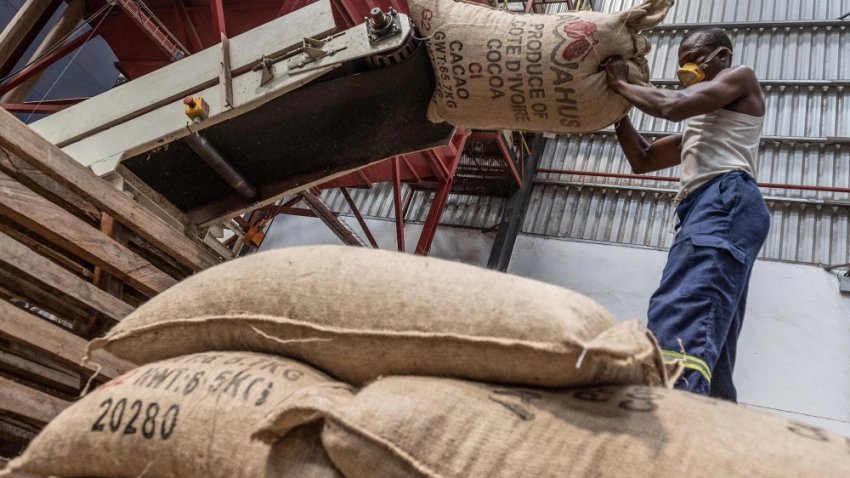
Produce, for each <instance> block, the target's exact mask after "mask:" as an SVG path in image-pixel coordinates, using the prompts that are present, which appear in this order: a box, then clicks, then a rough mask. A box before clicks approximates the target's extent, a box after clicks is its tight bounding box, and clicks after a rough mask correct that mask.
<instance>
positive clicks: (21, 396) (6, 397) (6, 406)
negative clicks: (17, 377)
mask: <svg viewBox="0 0 850 478" xmlns="http://www.w3.org/2000/svg"><path fill="white" fill-rule="evenodd" d="M68 405H70V403H69V402H66V401H65V400H62V399H59V398H56V397H54V396H51V395H48V394H46V393H44V392H39V391H38V390H35V389H33V388H30V387H27V386H26V385H21V384H19V383H18V382H15V381H12V380H9V379H7V378H3V377H0V410H2V411H5V412H9V413H12V414H14V415H18V416H21V417H24V418H28V419H30V420H33V421H35V422H38V423H48V422H49V421H50V420H53V419H54V418H56V415H59V413H60V412H61V411H62V410H64V409H65V408H67V407H68Z"/></svg>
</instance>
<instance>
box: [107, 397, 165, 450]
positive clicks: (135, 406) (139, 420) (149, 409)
mask: <svg viewBox="0 0 850 478" xmlns="http://www.w3.org/2000/svg"><path fill="white" fill-rule="evenodd" d="M100 408H101V409H102V410H103V412H102V413H101V414H100V417H99V418H98V419H97V421H96V422H94V424H93V425H92V427H91V430H92V431H93V432H103V431H106V430H107V429H108V430H109V431H110V432H112V433H121V434H122V435H134V434H136V433H140V434H141V435H142V436H143V437H145V438H146V439H148V440H150V439H151V438H154V437H155V436H156V435H157V432H159V436H160V438H162V439H163V440H168V439H169V438H170V437H171V435H172V434H173V433H174V428H175V427H176V426H177V415H179V414H180V407H179V406H177V405H171V406H170V407H168V409H166V410H165V412H164V413H162V415H160V411H161V407H160V405H159V404H158V403H155V402H153V403H148V404H147V405H145V404H144V403H142V401H141V400H135V401H133V402H132V403H130V402H128V401H127V399H126V398H122V399H120V400H117V401H115V400H113V399H111V398H107V399H106V400H104V401H103V402H101V404H100ZM125 418H126V419H127V420H126V421H125Z"/></svg>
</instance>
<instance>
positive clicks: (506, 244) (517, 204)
mask: <svg viewBox="0 0 850 478" xmlns="http://www.w3.org/2000/svg"><path fill="white" fill-rule="evenodd" d="M545 146H546V140H545V139H543V136H541V135H539V134H538V135H536V136H535V137H534V140H533V141H532V142H531V155H530V156H528V157H527V158H526V160H525V164H524V165H523V166H524V167H523V174H522V179H523V181H522V186H519V187H517V188H515V189H514V191H513V193H512V194H511V195H510V196H509V197H508V200H507V201H506V202H505V207H504V209H503V210H502V219H501V221H499V230H498V232H497V233H496V240H495V241H494V242H493V248H492V249H491V250H490V260H489V261H488V262H487V267H488V268H490V269H496V270H499V271H502V272H505V271H507V270H508V265H509V264H510V262H511V255H512V254H513V251H514V244H515V243H516V238H517V235H518V234H519V231H520V229H521V228H522V223H523V221H524V220H525V213H526V211H527V210H528V203H529V201H530V200H531V191H532V190H533V189H534V174H535V171H536V170H537V164H538V163H539V162H540V158H541V157H542V156H543V149H544V147H545Z"/></svg>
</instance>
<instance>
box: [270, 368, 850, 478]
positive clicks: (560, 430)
mask: <svg viewBox="0 0 850 478" xmlns="http://www.w3.org/2000/svg"><path fill="white" fill-rule="evenodd" d="M316 421H324V430H323V432H322V442H323V443H324V445H325V449H326V450H327V452H328V455H329V456H330V457H331V460H332V461H333V462H334V464H335V465H336V466H337V467H338V468H339V470H340V471H341V472H342V473H343V474H344V475H345V476H346V477H347V478H367V477H368V478H371V477H383V476H387V477H389V476H391V477H394V478H403V477H429V478H431V477H433V478H436V477H441V478H449V477H458V478H459V477H464V478H479V477H480V478H485V477H486V478H500V477H512V478H513V477H535V478H541V477H558V478H560V477H612V478H613V477H617V478H620V477H656V476H657V477H673V476H681V477H685V476H686V477H717V478H728V477H748V478H754V477H764V478H768V477H769V478H777V477H788V478H791V477H793V478H800V477H832V476H834V477H839V476H841V477H846V476H848V473H850V441H848V439H846V438H844V437H839V436H837V435H833V434H830V433H827V432H824V431H822V430H820V429H817V428H812V427H810V426H807V425H802V424H798V423H794V422H790V421H788V420H785V419H782V418H777V417H773V416H769V415H766V414H763V413H761V412H756V411H752V410H748V409H745V408H742V407H739V406H737V405H733V404H731V403H729V402H721V401H718V400H714V399H709V398H705V397H702V396H698V395H693V394H690V393H686V392H681V391H678V390H668V389H662V388H648V387H642V386H626V387H603V388H585V389H573V390H566V391H559V392H547V391H541V390H539V389H537V390H531V389H517V388H504V387H497V386H490V385H485V384H480V383H473V382H462V381H456V380H448V379H438V378H417V377H389V378H385V379H382V380H379V381H377V382H375V383H373V384H371V385H369V386H367V387H366V388H364V389H363V390H362V391H360V392H359V393H358V394H357V395H352V394H351V392H349V391H348V390H345V389H342V388H340V387H338V386H334V385H326V384H322V385H318V386H316V387H312V388H308V389H303V390H299V391H298V392H297V393H296V394H294V395H293V396H291V397H289V398H288V399H287V400H285V401H284V402H281V404H280V406H279V407H278V410H276V411H275V412H273V413H272V414H271V415H269V417H268V419H267V420H266V421H264V422H262V423H261V426H260V428H259V430H258V432H257V433H256V434H255V435H254V436H255V438H258V439H262V440H264V441H267V442H270V443H275V442H276V441H277V440H278V439H280V437H285V436H288V433H287V432H288V430H289V429H291V428H292V427H295V426H303V425H304V424H305V423H315V422H316Z"/></svg>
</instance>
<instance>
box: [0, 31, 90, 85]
mask: <svg viewBox="0 0 850 478" xmlns="http://www.w3.org/2000/svg"><path fill="white" fill-rule="evenodd" d="M95 33H96V32H95ZM93 37H94V33H92V32H89V33H84V34H82V35H80V36H78V37H76V38H74V39H73V40H71V41H69V42H68V43H66V44H64V45H62V46H61V47H59V48H57V49H55V50H53V51H51V52H50V53H48V54H47V55H45V56H43V57H41V58H39V59H38V60H36V61H34V62H32V63H30V64H29V65H27V66H25V67H24V68H22V69H21V70H20V71H19V72H17V73H16V74H15V75H14V76H12V77H11V78H9V79H8V80H6V82H5V83H3V84H2V85H0V95H4V94H6V93H7V92H9V91H10V90H11V89H13V88H14V87H16V86H18V85H20V84H21V83H23V82H25V81H27V80H28V79H30V78H32V77H33V76H35V75H37V74H38V73H40V72H42V71H44V69H46V68H47V67H49V66H50V65H52V64H54V63H56V62H57V61H58V60H60V59H62V57H64V56H65V55H67V54H69V53H71V52H72V51H74V50H76V49H77V48H80V47H81V46H83V45H85V43H86V42H87V41H88V40H89V38H93Z"/></svg>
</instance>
